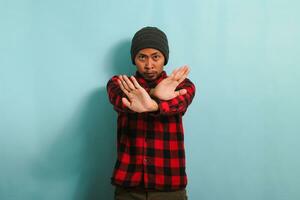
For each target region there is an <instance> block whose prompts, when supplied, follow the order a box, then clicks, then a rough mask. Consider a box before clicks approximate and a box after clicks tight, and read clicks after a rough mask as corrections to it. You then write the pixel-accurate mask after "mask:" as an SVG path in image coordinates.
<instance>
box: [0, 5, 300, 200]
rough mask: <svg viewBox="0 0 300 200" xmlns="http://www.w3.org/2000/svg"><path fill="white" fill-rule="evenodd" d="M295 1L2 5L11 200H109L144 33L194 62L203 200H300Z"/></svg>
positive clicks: (0, 56) (192, 148)
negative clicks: (127, 88) (120, 102)
mask: <svg viewBox="0 0 300 200" xmlns="http://www.w3.org/2000/svg"><path fill="white" fill-rule="evenodd" d="M299 8H300V3H299V1H297V0H245V1H238V0H198V1H197V0H190V1H171V0H161V1H158V0H157V1H154V0H152V1H138V0H128V1H117V0H106V1H105V0H98V1H97V0H89V1H83V0H78V1H71V0H52V1H34V0H23V1H21V0H20V1H17V0H0V199H1V200H41V199H42V200H53V199H56V200H86V199H88V200H96V199H101V200H110V199H112V196H113V187H112V186H111V185H110V176H111V173H112V169H113V165H114V162H115V156H116V113H115V112H114V111H113V109H112V107H111V105H110V104H109V102H108V98H107V95H106V90H105V86H106V83H107V81H108V79H109V78H110V77H111V76H113V75H114V74H132V73H134V71H135V67H134V66H133V65H132V64H131V62H130V54H129V48H130V40H131V38H132V36H133V34H134V33H135V32H136V31H137V30H138V29H140V28H142V27H144V26H157V27H159V28H161V29H162V30H163V31H164V32H165V33H166V34H167V35H168V38H169V44H170V60H169V63H168V65H167V66H166V67H165V69H166V71H167V72H168V73H170V72H171V71H172V70H173V69H175V68H176V67H179V66H182V65H184V64H188V65H189V66H190V68H191V73H190V76H189V78H190V79H191V80H192V81H193V82H194V83H195V85H196V87H197V94H196V96H195V98H194V101H193V103H192V105H191V106H190V107H189V110H188V112H187V113H186V114H185V116H184V123H185V125H184V128H185V146H186V157H187V173H188V188H187V190H188V196H189V199H191V200H202V199H203V200H298V199H300V159H299V151H300V146H299V142H300V136H299V134H300V127H299V119H300V114H299V113H300V106H299V102H300V93H299V87H300V83H299V82H300V81H299V80H300V69H299V65H300V59H299V51H300V45H299V44H300V26H299V18H300V14H299Z"/></svg>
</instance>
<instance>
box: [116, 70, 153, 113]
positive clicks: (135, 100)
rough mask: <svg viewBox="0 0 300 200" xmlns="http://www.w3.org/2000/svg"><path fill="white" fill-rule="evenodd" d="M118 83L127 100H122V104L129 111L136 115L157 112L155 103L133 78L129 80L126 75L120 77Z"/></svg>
mask: <svg viewBox="0 0 300 200" xmlns="http://www.w3.org/2000/svg"><path fill="white" fill-rule="evenodd" d="M118 83H119V86H120V88H121V90H122V91H123V92H124V93H125V94H126V96H127V98H125V97H123V98H122V102H123V104H125V105H126V106H127V107H128V108H129V109H130V110H132V111H134V112H138V113H142V112H152V111H157V110H158V105H157V103H156V102H155V101H154V100H153V99H151V97H150V96H149V94H148V93H147V91H146V90H145V89H144V88H143V87H142V86H140V84H139V83H138V82H137V80H136V79H135V78H134V76H131V77H130V79H129V78H128V77H127V76H126V75H123V76H121V75H120V76H119V80H118Z"/></svg>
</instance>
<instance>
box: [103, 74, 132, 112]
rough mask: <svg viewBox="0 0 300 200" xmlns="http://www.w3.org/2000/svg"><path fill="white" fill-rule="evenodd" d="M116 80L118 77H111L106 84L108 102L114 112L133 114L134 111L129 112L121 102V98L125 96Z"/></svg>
mask: <svg viewBox="0 0 300 200" xmlns="http://www.w3.org/2000/svg"><path fill="white" fill-rule="evenodd" d="M118 79H119V78H118V76H113V77H112V78H111V79H110V80H109V81H108V82H107V85H106V90H107V94H108V98H109V101H110V103H111V104H112V105H113V106H114V110H116V111H117V112H128V113H134V111H132V110H130V109H129V108H128V107H126V106H125V105H124V104H123V102H122V98H123V97H126V94H125V93H124V92H123V91H122V90H121V88H120V86H119V83H118Z"/></svg>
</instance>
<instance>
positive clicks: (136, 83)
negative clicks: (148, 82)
mask: <svg viewBox="0 0 300 200" xmlns="http://www.w3.org/2000/svg"><path fill="white" fill-rule="evenodd" d="M130 78H131V80H132V82H133V84H134V86H135V88H136V89H139V88H140V87H141V86H140V84H139V83H138V82H137V80H136V79H135V77H134V76H131V77H130Z"/></svg>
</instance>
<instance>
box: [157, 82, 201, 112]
mask: <svg viewBox="0 0 300 200" xmlns="http://www.w3.org/2000/svg"><path fill="white" fill-rule="evenodd" d="M180 89H186V90H187V93H186V94H184V95H180V96H177V97H175V98H173V99H170V100H167V101H164V100H160V99H157V98H154V100H155V101H156V102H157V104H158V107H159V110H158V111H156V112H152V113H151V115H156V116H157V115H175V114H181V115H184V113H185V112H186V110H187V108H188V106H189V105H190V104H191V103H192V101H193V98H194V96H195V92H196V88H195V85H194V84H193V83H192V82H191V81H190V80H189V79H187V78H186V79H185V80H184V81H183V82H181V83H180V84H179V85H178V87H177V88H176V90H180Z"/></svg>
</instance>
